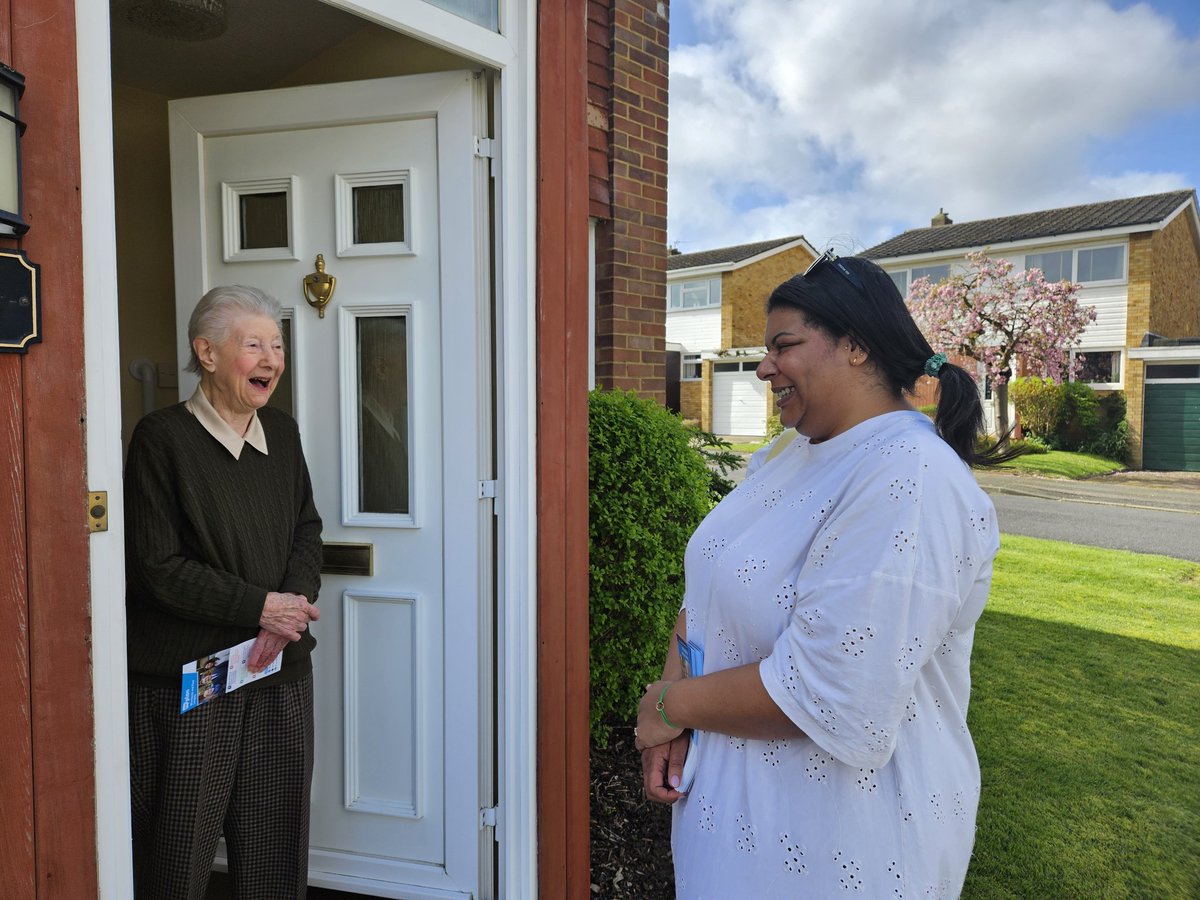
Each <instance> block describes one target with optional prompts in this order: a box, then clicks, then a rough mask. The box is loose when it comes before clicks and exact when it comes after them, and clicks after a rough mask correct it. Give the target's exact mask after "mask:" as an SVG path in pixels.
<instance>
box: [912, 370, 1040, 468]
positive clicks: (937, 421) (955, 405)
mask: <svg viewBox="0 0 1200 900" xmlns="http://www.w3.org/2000/svg"><path fill="white" fill-rule="evenodd" d="M937 379H938V404H937V414H936V415H935V417H934V420H933V423H934V425H935V426H936V427H937V431H938V434H939V435H941V437H942V440H943V441H945V442H946V443H947V444H949V445H950V447H951V448H952V449H953V450H954V452H955V453H957V454H958V455H959V458H961V459H962V460H963V461H964V462H965V463H966V464H967V465H969V466H980V467H984V468H986V467H989V466H995V465H998V464H999V463H1002V462H1006V461H1007V460H1010V459H1015V458H1016V457H1018V456H1021V455H1022V454H1023V453H1024V452H1025V451H1024V450H1023V449H1022V450H1016V449H1012V448H1005V447H1003V446H1002V444H1003V442H1004V438H1001V439H1000V440H998V441H996V442H995V443H994V444H992V445H991V446H990V447H986V448H984V449H982V450H981V449H979V446H978V443H977V442H978V440H979V437H980V435H982V434H983V424H984V423H983V404H982V403H980V402H979V385H977V384H976V383H975V379H974V378H972V377H971V374H970V373H969V372H968V371H967V370H966V369H963V368H962V367H960V366H956V365H954V364H953V363H948V362H945V363H942V364H941V365H940V366H939V367H938V371H937ZM1009 434H1012V432H1011V431H1010V432H1009ZM1007 437H1008V435H1005V438H1007Z"/></svg>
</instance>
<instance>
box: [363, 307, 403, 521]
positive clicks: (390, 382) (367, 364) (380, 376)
mask: <svg viewBox="0 0 1200 900" xmlns="http://www.w3.org/2000/svg"><path fill="white" fill-rule="evenodd" d="M358 379H359V384H358V388H359V389H358V406H359V408H358V484H359V488H358V498H359V511H360V512H365V513H391V514H406V513H408V512H409V503H408V496H409V490H408V487H409V486H408V456H409V446H408V407H409V400H408V393H409V392H408V321H407V319H406V318H405V317H404V316H364V317H362V318H360V319H359V320H358Z"/></svg>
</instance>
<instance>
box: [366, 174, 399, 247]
mask: <svg viewBox="0 0 1200 900" xmlns="http://www.w3.org/2000/svg"><path fill="white" fill-rule="evenodd" d="M404 239H405V238H404V185H403V184H370V185H360V186H359V187H356V188H354V243H356V244H386V243H392V242H402V241H403V240H404Z"/></svg>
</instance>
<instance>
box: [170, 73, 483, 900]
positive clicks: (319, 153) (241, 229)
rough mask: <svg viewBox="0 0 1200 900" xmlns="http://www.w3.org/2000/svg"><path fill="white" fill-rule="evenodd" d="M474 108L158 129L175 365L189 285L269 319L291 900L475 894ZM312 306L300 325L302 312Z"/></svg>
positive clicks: (479, 442)
mask: <svg viewBox="0 0 1200 900" xmlns="http://www.w3.org/2000/svg"><path fill="white" fill-rule="evenodd" d="M483 109H484V106H483V92H482V90H481V87H480V79H478V78H477V77H475V76H474V75H473V74H472V73H469V72H455V73H439V74H434V75H418V76H410V77H405V78H391V79H380V80H377V81H369V82H357V83H342V84H330V85H318V86H314V87H306V88H298V89H284V90H278V91H266V92H260V93H250V94H236V95H229V96H225V97H204V98H197V99H190V100H181V101H175V102H173V103H172V104H171V107H170V123H171V147H172V150H171V166H172V182H173V208H174V226H175V265H176V304H177V323H178V330H179V332H180V360H181V362H182V361H185V360H186V358H187V356H186V347H187V339H186V328H187V321H188V316H189V315H190V313H191V310H192V308H193V307H194V306H195V303H196V301H197V300H198V299H199V297H200V296H201V294H202V293H203V292H204V291H205V290H207V289H208V288H210V287H212V286H214V285H219V284H231V283H239V284H250V285H254V286H257V287H261V288H263V289H265V290H267V291H268V292H269V293H271V294H273V295H274V296H275V297H277V298H278V299H279V300H280V301H281V302H282V303H283V305H284V307H285V308H286V316H287V325H288V329H287V330H288V334H287V335H286V337H287V339H288V343H289V345H290V346H289V355H288V373H289V378H288V380H287V381H286V382H285V383H283V384H281V386H280V388H279V389H278V391H277V395H276V397H275V398H273V401H272V402H273V403H276V404H278V405H283V406H285V407H287V408H289V411H290V412H291V413H292V414H293V415H294V416H295V418H296V420H297V421H298V422H299V425H300V431H301V435H302V437H303V441H304V448H305V454H306V457H307V460H308V465H309V470H310V472H311V475H312V481H313V490H314V494H315V498H316V503H317V508H318V509H319V511H320V513H321V517H322V519H323V521H324V535H323V536H324V539H325V541H326V544H327V552H326V571H325V574H324V575H323V576H322V588H321V597H320V607H321V610H322V616H321V620H320V621H319V622H318V623H316V624H315V625H314V627H313V630H314V634H315V635H316V637H317V641H318V646H317V649H316V651H315V654H314V657H313V664H314V671H315V704H316V742H317V744H316V772H315V776H314V784H313V807H312V832H311V844H312V849H311V853H310V882H311V883H313V884H317V885H324V886H332V887H339V888H341V889H343V890H346V889H349V890H359V891H361V892H365V893H372V894H376V895H378V896H388V897H392V896H395V897H449V896H460V895H471V896H480V894H481V893H482V894H483V895H487V894H488V893H489V892H490V888H489V887H488V885H490V884H491V873H490V871H489V861H490V859H491V857H492V853H491V852H490V847H489V844H490V842H491V840H492V835H491V833H490V829H482V828H481V826H480V822H481V816H480V810H481V808H485V807H488V806H490V805H491V800H490V798H491V796H492V791H493V783H492V778H493V772H492V755H493V754H492V749H491V748H492V746H493V743H494V741H493V735H492V734H491V728H492V725H491V722H492V721H493V719H492V716H491V711H490V706H489V704H490V697H491V678H492V674H491V673H492V666H491V649H490V648H491V647H492V644H493V641H492V634H491V629H492V627H493V626H492V610H491V602H492V573H491V551H490V547H491V543H492V521H493V519H492V509H491V503H490V501H488V500H486V499H485V498H486V496H487V495H488V494H489V493H491V492H490V491H489V490H488V487H489V484H490V482H489V479H490V478H492V475H491V465H492V437H491V435H492V426H491V419H490V414H489V412H488V398H489V397H490V373H491V365H490V362H489V360H490V353H491V332H490V328H491V325H490V321H491V320H490V313H489V302H490V301H489V296H490V291H489V289H488V283H487V279H488V277H489V276H488V272H489V266H488V259H487V252H488V251H487V247H488V242H487V207H486V203H487V178H488V175H487V169H486V164H487V161H486V160H483V159H479V158H477V157H476V155H475V148H476V138H477V137H482V136H483V135H484V134H485V132H483V131H482V130H481V129H482V127H483V124H482V123H483V121H484V118H483ZM318 254H321V256H322V259H323V264H320V263H318V262H317V255H318ZM306 277H307V278H308V279H309V285H308V288H307V290H306V286H305V279H306ZM332 279H336V281H333V280H332ZM329 284H332V294H331V295H330V296H329V303H328V306H327V307H326V308H325V310H324V316H323V317H322V316H320V315H319V314H318V311H317V309H315V308H312V307H310V305H309V304H308V303H307V302H306V294H307V297H308V298H310V299H314V298H317V297H320V296H321V295H322V291H321V287H322V285H329ZM181 368H182V366H181ZM193 386H194V381H192V382H191V383H187V384H185V383H183V382H182V381H181V393H182V394H183V395H184V396H187V395H188V394H190V392H191V390H192V389H193ZM268 587H270V586H268Z"/></svg>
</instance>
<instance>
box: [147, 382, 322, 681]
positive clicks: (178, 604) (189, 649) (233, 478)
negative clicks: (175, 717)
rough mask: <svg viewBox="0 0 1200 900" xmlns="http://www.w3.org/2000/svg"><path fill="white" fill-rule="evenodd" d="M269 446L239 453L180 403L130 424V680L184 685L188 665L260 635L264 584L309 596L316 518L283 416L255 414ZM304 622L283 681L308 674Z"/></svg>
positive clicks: (308, 636) (314, 575)
mask: <svg viewBox="0 0 1200 900" xmlns="http://www.w3.org/2000/svg"><path fill="white" fill-rule="evenodd" d="M258 415H259V419H260V420H261V421H262V426H263V431H264V433H265V434H266V438H267V449H268V451H269V453H268V454H267V455H266V456H264V455H263V454H261V453H259V452H258V451H257V450H255V449H254V448H253V447H251V446H250V445H249V444H247V445H246V446H245V448H244V449H243V450H242V453H241V457H240V458H239V459H234V458H233V455H232V454H231V453H230V452H229V451H228V450H226V449H225V448H224V447H223V446H222V445H221V444H220V443H219V442H218V441H217V439H216V438H214V437H213V436H212V435H211V434H209V433H208V431H206V430H205V428H204V426H203V425H202V424H200V422H199V421H197V419H196V418H195V417H194V416H193V415H192V414H191V413H189V412H188V411H187V409H186V408H185V407H184V405H183V404H182V403H179V404H176V405H175V406H171V407H168V408H167V409H161V410H158V411H157V412H154V413H151V414H150V415H148V416H146V417H145V418H144V419H142V420H141V421H140V422H139V423H138V425H137V428H136V429H134V432H133V437H132V439H131V440H130V442H129V455H128V458H127V460H126V463H125V550H126V552H125V567H126V582H127V588H126V596H125V608H126V615H127V621H128V641H129V675H130V681H132V682H135V683H139V684H145V685H151V686H160V687H168V686H170V687H179V686H180V669H181V667H182V666H183V664H184V663H185V662H188V661H190V660H194V659H197V658H199V657H200V656H203V655H205V654H209V653H213V652H215V651H217V650H223V649H224V648H226V647H232V646H233V645H234V644H239V643H241V642H242V641H246V640H249V639H250V638H253V637H255V636H256V635H257V634H258V630H259V625H258V620H259V617H260V616H261V615H262V609H263V604H264V603H265V602H266V596H267V592H268V591H281V592H292V593H296V594H303V595H304V596H305V597H307V598H308V599H309V601H310V602H314V603H315V602H316V599H317V591H318V590H319V588H320V585H321V575H320V572H321V518H320V516H319V515H317V510H316V507H315V506H314V505H313V499H312V484H311V483H310V481H309V477H308V468H307V466H306V465H305V463H304V455H303V452H302V450H301V448H300V434H299V431H298V430H297V428H296V423H295V422H294V421H293V420H292V419H291V418H290V417H289V416H288V415H286V414H285V413H282V412H280V411H278V410H275V409H270V408H264V409H261V410H259V411H258ZM315 644H316V641H315V639H314V638H313V636H312V631H311V629H310V630H309V631H306V632H304V633H303V635H302V636H301V640H299V641H294V642H292V643H290V644H288V645H287V647H286V648H285V649H284V652H283V670H282V671H281V672H280V673H279V674H277V675H272V676H271V677H270V678H267V679H263V680H262V681H257V682H252V683H251V684H249V685H247V686H246V688H245V689H246V690H250V689H251V688H253V687H256V686H258V685H270V684H272V683H274V684H278V683H280V682H282V681H290V680H294V679H297V678H301V677H303V676H304V675H305V674H306V673H307V672H309V671H311V669H312V663H311V662H310V660H309V653H310V652H311V651H312V648H313V646H314V645H315Z"/></svg>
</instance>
